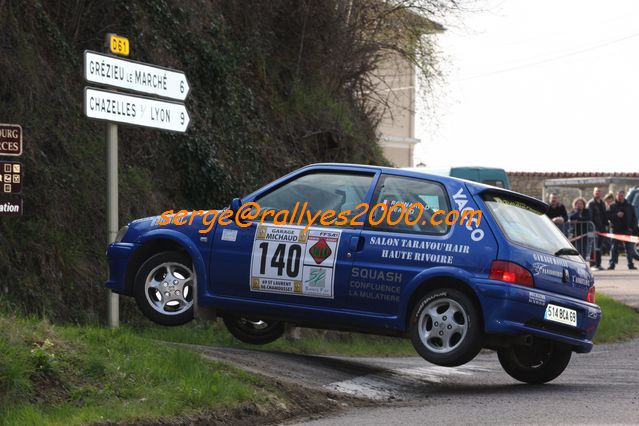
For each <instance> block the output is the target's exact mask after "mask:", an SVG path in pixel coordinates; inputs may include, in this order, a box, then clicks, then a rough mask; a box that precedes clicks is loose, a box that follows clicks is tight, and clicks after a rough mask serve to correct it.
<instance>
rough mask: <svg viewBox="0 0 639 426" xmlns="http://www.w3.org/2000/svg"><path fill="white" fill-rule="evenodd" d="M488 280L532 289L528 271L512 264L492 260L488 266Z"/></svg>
mask: <svg viewBox="0 0 639 426" xmlns="http://www.w3.org/2000/svg"><path fill="white" fill-rule="evenodd" d="M490 279H491V280H498V281H503V282H506V283H511V284H519V285H525V286H526V287H534V286H535V284H534V282H533V277H532V274H531V273H530V271H529V270H528V269H526V268H524V267H522V266H519V265H517V264H516V263H513V262H507V261H505V260H494V261H493V263H492V265H490Z"/></svg>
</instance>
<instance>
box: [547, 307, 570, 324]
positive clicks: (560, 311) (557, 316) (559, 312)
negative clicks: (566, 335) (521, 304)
mask: <svg viewBox="0 0 639 426" xmlns="http://www.w3.org/2000/svg"><path fill="white" fill-rule="evenodd" d="M544 319H547V320H548V321H554V322H559V323H562V324H568V325H571V326H573V327H577V311H575V310H574V309H568V308H564V307H563V306H557V305H551V304H548V306H546V313H545V314H544Z"/></svg>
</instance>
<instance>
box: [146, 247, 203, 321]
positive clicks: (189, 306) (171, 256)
mask: <svg viewBox="0 0 639 426" xmlns="http://www.w3.org/2000/svg"><path fill="white" fill-rule="evenodd" d="M194 281H195V272H194V271H193V266H192V264H191V259H190V258H189V257H188V256H187V255H185V254H182V253H179V252H175V251H167V252H161V253H158V254H155V255H153V256H151V257H149V258H148V259H147V260H146V261H145V262H144V263H143V264H142V266H140V269H138V272H137V274H136V276H135V283H134V288H133V295H134V297H135V300H136V302H137V304H138V307H139V308H140V310H141V311H142V313H143V314H144V315H145V316H146V317H147V318H149V319H150V320H151V321H153V322H156V323H158V324H161V325H181V324H185V323H187V322H189V321H191V320H192V319H193V292H194V288H195V287H194Z"/></svg>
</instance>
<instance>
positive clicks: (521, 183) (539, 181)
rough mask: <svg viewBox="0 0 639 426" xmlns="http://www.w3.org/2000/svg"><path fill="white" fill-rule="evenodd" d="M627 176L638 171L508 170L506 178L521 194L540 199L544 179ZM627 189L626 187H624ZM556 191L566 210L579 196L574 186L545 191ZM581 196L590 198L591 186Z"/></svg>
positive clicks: (635, 175) (604, 189)
mask: <svg viewBox="0 0 639 426" xmlns="http://www.w3.org/2000/svg"><path fill="white" fill-rule="evenodd" d="M600 176H602V177H622V178H623V177H629V178H637V177H639V173H604V172H577V173H569V172H508V179H509V180H510V187H511V189H512V190H513V191H516V192H521V193H522V194H526V195H530V196H532V197H535V198H538V199H541V198H542V194H543V189H544V181H545V180H546V179H557V178H578V177H600ZM611 187H612V188H613V189H622V188H623V187H618V186H615V185H612V186H611ZM609 189H610V188H608V187H604V188H602V190H603V191H604V193H606V192H608V190H609ZM626 189H627V188H626ZM549 192H557V194H558V195H559V199H560V201H561V203H562V204H564V205H565V206H566V208H567V209H568V210H570V209H571V207H572V202H573V200H574V199H575V198H577V197H579V196H580V195H581V194H580V191H579V190H578V189H576V188H548V189H547V191H546V193H549ZM583 197H584V198H585V199H586V200H588V199H590V198H592V188H585V189H584V190H583ZM544 201H546V202H547V201H548V200H544Z"/></svg>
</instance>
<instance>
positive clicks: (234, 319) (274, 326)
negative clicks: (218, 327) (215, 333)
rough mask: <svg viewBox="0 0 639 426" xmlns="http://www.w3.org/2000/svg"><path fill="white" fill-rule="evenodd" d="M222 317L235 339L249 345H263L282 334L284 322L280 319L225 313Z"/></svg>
mask: <svg viewBox="0 0 639 426" xmlns="http://www.w3.org/2000/svg"><path fill="white" fill-rule="evenodd" d="M223 319H224V325H226V328H227V329H228V330H229V332H230V333H231V334H232V335H233V336H234V337H235V338H236V339H238V340H240V341H242V342H244V343H249V344H251V345H265V344H267V343H271V342H273V341H275V340H277V339H279V338H280V337H281V336H282V334H284V323H283V322H281V321H270V320H269V321H266V320H262V319H259V318H246V317H240V316H234V315H225V316H224V317H223Z"/></svg>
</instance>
